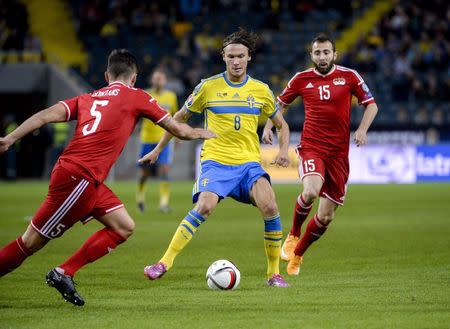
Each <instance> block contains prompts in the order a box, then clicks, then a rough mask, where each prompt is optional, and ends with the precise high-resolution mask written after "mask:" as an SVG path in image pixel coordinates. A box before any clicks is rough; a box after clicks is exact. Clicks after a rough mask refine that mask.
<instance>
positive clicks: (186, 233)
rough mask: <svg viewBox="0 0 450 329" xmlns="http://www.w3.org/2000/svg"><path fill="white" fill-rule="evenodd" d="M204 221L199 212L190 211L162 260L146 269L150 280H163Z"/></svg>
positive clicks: (145, 272) (146, 274)
mask: <svg viewBox="0 0 450 329" xmlns="http://www.w3.org/2000/svg"><path fill="white" fill-rule="evenodd" d="M204 221H205V218H204V217H203V216H202V215H201V214H200V213H199V212H197V211H195V210H191V211H189V212H188V214H187V215H186V217H184V219H183V220H182V221H181V223H180V225H179V226H178V228H177V230H176V232H175V234H174V235H173V238H172V241H171V242H170V244H169V247H168V248H167V250H166V253H165V254H164V256H163V257H162V258H161V260H160V261H159V262H158V263H156V264H153V265H149V266H146V267H145V268H144V274H145V276H147V277H148V278H149V279H150V280H156V279H159V278H161V277H162V276H163V275H164V273H166V272H167V270H169V269H170V268H171V267H172V266H173V262H174V260H175V257H176V256H177V255H178V254H179V253H180V252H181V250H183V249H184V247H186V245H187V244H188V243H189V241H191V239H192V237H193V236H194V234H195V232H197V229H198V227H199V226H200V224H202V223H203V222H204Z"/></svg>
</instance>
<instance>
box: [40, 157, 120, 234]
mask: <svg viewBox="0 0 450 329" xmlns="http://www.w3.org/2000/svg"><path fill="white" fill-rule="evenodd" d="M121 207H123V204H122V202H121V201H120V200H119V198H118V197H117V196H116V195H115V194H114V193H113V192H112V191H111V190H110V189H109V188H108V187H107V186H106V185H105V184H98V185H97V184H94V183H92V182H90V181H88V180H87V179H86V178H85V177H84V176H82V175H79V174H76V173H74V172H72V171H69V170H67V169H66V168H64V167H62V166H60V165H57V166H56V167H55V169H53V172H52V176H51V178H50V186H49V188H48V194H47V197H46V198H45V200H44V202H43V203H42V204H41V206H40V207H39V210H38V211H37V213H36V214H35V215H34V217H33V219H32V221H31V225H32V226H33V227H34V228H35V229H36V230H37V231H38V232H39V233H40V234H42V235H43V236H45V237H46V238H49V239H53V238H57V237H60V236H61V235H63V233H64V232H65V231H66V230H67V229H69V228H70V227H71V226H72V225H73V224H75V223H76V222H78V221H82V222H83V223H86V222H87V221H88V220H90V219H92V218H93V217H96V218H99V217H101V216H103V215H105V214H107V213H109V212H111V211H113V210H116V209H119V208H121Z"/></svg>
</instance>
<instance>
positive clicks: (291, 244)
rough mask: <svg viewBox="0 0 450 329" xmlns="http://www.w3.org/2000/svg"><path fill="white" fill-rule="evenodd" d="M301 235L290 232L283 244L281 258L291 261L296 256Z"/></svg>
mask: <svg viewBox="0 0 450 329" xmlns="http://www.w3.org/2000/svg"><path fill="white" fill-rule="evenodd" d="M299 240H300V237H298V236H294V235H292V234H289V235H288V237H287V238H286V240H284V243H283V246H282V247H281V256H280V257H281V259H282V260H284V261H286V262H289V261H290V260H291V258H292V257H293V256H294V249H295V246H296V245H297V243H298V241H299Z"/></svg>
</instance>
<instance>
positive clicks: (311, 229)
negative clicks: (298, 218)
mask: <svg viewBox="0 0 450 329" xmlns="http://www.w3.org/2000/svg"><path fill="white" fill-rule="evenodd" d="M326 230H327V226H326V225H324V224H323V223H322V222H321V221H320V219H319V217H318V216H317V214H315V215H314V217H313V218H312V219H311V220H310V221H309V223H308V226H306V231H305V234H303V237H302V238H301V240H300V241H299V242H298V243H297V246H296V247H295V250H294V254H296V255H298V256H303V254H304V253H305V251H306V250H307V249H308V247H309V246H310V245H311V244H312V243H313V242H314V241H316V240H318V239H319V238H320V237H321V236H322V234H324V233H325V231H326Z"/></svg>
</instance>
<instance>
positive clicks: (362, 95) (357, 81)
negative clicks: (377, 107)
mask: <svg viewBox="0 0 450 329" xmlns="http://www.w3.org/2000/svg"><path fill="white" fill-rule="evenodd" d="M351 74H352V79H351V80H352V82H351V91H352V94H353V95H354V96H356V98H357V99H358V104H360V105H364V106H367V105H369V104H371V103H375V99H374V98H373V96H372V93H371V92H370V89H369V87H367V85H366V83H365V82H364V80H363V78H362V77H361V76H360V75H359V74H358V72H356V71H353V72H352V73H351Z"/></svg>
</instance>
